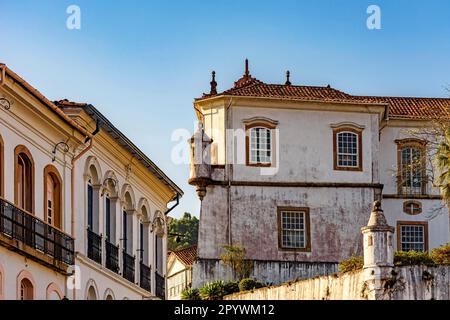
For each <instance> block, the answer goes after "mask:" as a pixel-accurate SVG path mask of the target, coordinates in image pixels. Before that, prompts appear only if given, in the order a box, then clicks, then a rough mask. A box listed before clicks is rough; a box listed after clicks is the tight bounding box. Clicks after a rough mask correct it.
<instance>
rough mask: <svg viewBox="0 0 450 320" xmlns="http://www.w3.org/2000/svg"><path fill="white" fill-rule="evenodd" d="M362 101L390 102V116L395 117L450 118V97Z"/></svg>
mask: <svg viewBox="0 0 450 320" xmlns="http://www.w3.org/2000/svg"><path fill="white" fill-rule="evenodd" d="M354 98H355V99H360V100H361V101H372V102H373V101H378V102H384V103H388V104H389V117H390V118H393V119H411V120H414V119H437V118H450V98H415V97H363V96H354Z"/></svg>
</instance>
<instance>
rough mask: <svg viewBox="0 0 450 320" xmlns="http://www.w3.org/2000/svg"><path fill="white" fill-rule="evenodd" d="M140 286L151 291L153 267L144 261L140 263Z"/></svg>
mask: <svg viewBox="0 0 450 320" xmlns="http://www.w3.org/2000/svg"><path fill="white" fill-rule="evenodd" d="M139 274H140V276H139V278H140V279H139V280H140V281H139V286H140V287H141V288H142V289H145V290H147V291H149V292H150V291H151V277H152V273H151V269H150V267H149V266H147V265H145V264H144V263H143V262H142V261H141V262H140V263H139Z"/></svg>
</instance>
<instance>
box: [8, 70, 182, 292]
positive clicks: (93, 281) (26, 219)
mask: <svg viewBox="0 0 450 320" xmlns="http://www.w3.org/2000/svg"><path fill="white" fill-rule="evenodd" d="M2 68H3V69H4V68H5V67H4V66H2ZM4 70H6V78H5V80H6V81H5V82H4V83H3V85H2V86H0V99H2V98H3V99H6V100H3V101H2V105H1V108H0V147H1V148H0V155H1V158H0V164H1V166H0V168H1V171H0V178H1V179H0V182H1V188H0V190H1V194H0V199H1V204H2V215H1V222H2V223H1V230H0V299H20V298H23V299H62V298H63V297H66V298H68V299H69V300H72V299H81V300H83V299H97V300H103V299H133V300H135V299H156V298H164V287H165V276H166V255H167V254H166V252H167V248H166V237H167V217H166V212H168V208H167V204H168V203H169V202H171V201H172V200H175V199H177V198H178V197H179V196H181V194H182V191H181V190H180V189H179V188H178V187H177V186H176V185H175V184H174V183H173V182H172V181H170V179H169V178H168V177H166V176H165V175H164V173H163V172H162V171H161V170H160V169H158V168H157V167H156V166H155V165H154V164H153V163H152V162H151V160H149V159H148V158H146V156H145V155H144V154H142V153H141V151H139V150H138V149H137V147H135V146H134V145H132V143H131V142H129V141H128V140H126V138H125V137H124V136H123V135H122V134H121V133H120V132H119V131H118V130H117V129H115V128H114V127H113V126H112V125H111V124H110V123H109V122H108V121H107V119H106V118H102V125H101V126H100V125H98V126H96V120H97V118H96V117H103V116H102V115H101V114H100V113H99V112H98V111H97V110H96V109H95V108H94V107H92V106H90V108H92V110H93V109H95V110H96V112H97V115H96V116H94V115H93V114H88V113H87V111H85V110H84V106H85V105H83V104H71V105H70V106H68V105H64V106H63V105H58V106H57V103H52V102H50V101H48V100H47V99H46V98H45V97H43V96H42V95H41V94H39V93H38V92H37V91H35V89H34V88H32V87H31V86H30V85H29V84H28V83H26V82H25V80H23V79H21V78H20V77H19V76H17V75H16V74H14V73H12V71H11V70H9V69H4ZM4 101H6V102H4ZM6 104H7V105H6ZM69 109H70V110H69ZM63 110H64V112H63ZM96 129H97V130H96ZM112 129H114V130H112ZM111 135H116V136H117V135H119V136H120V139H117V138H116V139H115V138H113V137H112V136H111ZM124 141H126V142H127V143H124ZM55 146H57V147H55ZM19 152H20V153H19ZM18 154H19V155H18ZM22 154H23V155H25V156H26V159H27V160H24V161H26V165H24V166H26V167H24V168H25V169H22V164H21V163H19V164H18V161H19V160H18V159H19V158H20V157H22ZM136 154H138V156H136ZM138 157H139V158H138ZM20 159H22V158H20ZM20 161H22V160H20ZM19 170H20V171H19ZM47 172H51V174H52V176H53V175H54V176H55V177H56V176H57V177H58V181H57V182H58V185H57V186H55V187H54V188H55V189H51V191H49V190H50V189H49V188H48V187H46V186H47V184H49V183H50V184H51V183H52V181H51V180H48V179H49V178H48V177H49V176H50V174H49V173H47ZM22 181H24V183H22ZM49 181H50V182H49ZM24 185H25V186H24ZM52 186H53V184H52ZM88 186H89V188H91V190H92V194H91V196H89V199H88V193H89V192H91V191H88ZM18 190H19V191H18ZM22 190H23V191H22ZM54 194H57V196H56V195H54ZM22 197H23V199H26V200H23V202H24V204H23V205H22V204H21V202H20V201H22V200H20V199H22ZM49 197H52V198H51V199H52V201H51V202H50V200H49V199H50V198H49ZM106 198H108V200H106ZM53 199H55V201H53ZM107 201H108V205H107V204H106V202H107ZM107 206H108V208H109V215H108V218H107V217H106V216H107V214H106V212H107V209H106V207H107ZM50 209H51V210H50ZM3 210H4V211H3ZM88 216H89V217H90V218H88ZM22 217H23V218H22ZM88 220H92V222H91V224H92V225H90V224H89V221H88ZM125 220H126V222H124V221H125ZM124 223H126V226H127V227H126V228H125V227H124ZM35 225H36V226H35ZM107 225H108V227H107ZM38 227H39V228H40V229H38ZM35 228H36V230H41V228H42V230H47V231H45V233H41V234H39V233H37V232H41V231H34V230H35ZM88 228H89V229H90V230H91V234H93V235H94V238H95V239H96V240H95V241H96V242H92V241H91V242H89V241H88ZM32 230H33V231H32ZM125 230H126V231H125ZM19 231H20V232H19ZM42 232H44V231H42ZM54 234H57V235H55V236H54ZM59 235H62V236H63V237H64V240H60V238H59V237H60V236H59ZM107 235H108V236H109V237H107ZM50 237H55V238H50ZM56 237H57V238H56ZM44 239H50V240H51V241H55V242H54V243H53V242H49V241H50V240H48V241H47V240H44ZM53 239H55V240H53ZM58 239H59V240H58ZM124 239H126V240H125V241H124ZM107 243H110V244H111V246H109V247H108V249H107V248H106V246H107ZM124 243H126V244H127V247H126V248H125V244H124ZM97 245H98V246H97ZM59 246H61V247H62V248H63V249H61V250H62V251H56V250H59V249H58V248H59ZM109 248H112V249H109ZM114 248H115V249H116V250H117V254H111V253H110V252H111V250H113V249H114ZM124 251H126V252H127V254H128V256H129V258H128V260H127V261H128V263H127V270H128V271H127V272H128V273H127V276H125V274H124V268H125V264H124V253H123V252H124ZM61 252H62V253H61ZM60 254H62V256H59V255H60ZM111 257H113V258H114V259H112V258H111ZM115 259H117V261H116V260H115ZM111 261H115V262H114V263H112V266H111ZM142 270H144V271H142ZM23 279H25V280H23ZM22 280H23V281H22ZM24 292H25V293H24ZM157 296H158V297H157Z"/></svg>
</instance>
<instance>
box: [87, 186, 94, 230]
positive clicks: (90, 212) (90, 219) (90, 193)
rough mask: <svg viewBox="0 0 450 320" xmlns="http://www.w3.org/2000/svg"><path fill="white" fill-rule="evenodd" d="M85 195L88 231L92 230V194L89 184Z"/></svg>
mask: <svg viewBox="0 0 450 320" xmlns="http://www.w3.org/2000/svg"><path fill="white" fill-rule="evenodd" d="M87 194H88V226H89V229H91V230H93V229H94V226H93V225H92V224H93V222H94V219H93V218H94V217H93V214H94V197H93V196H94V194H93V189H92V186H91V185H90V184H88V186H87Z"/></svg>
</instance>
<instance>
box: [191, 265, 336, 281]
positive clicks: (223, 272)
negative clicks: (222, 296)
mask: <svg viewBox="0 0 450 320" xmlns="http://www.w3.org/2000/svg"><path fill="white" fill-rule="evenodd" d="M253 263H254V264H253V273H252V274H251V275H250V276H251V277H252V278H256V279H259V280H261V281H263V282H265V283H271V284H275V285H278V284H281V283H283V282H286V281H289V280H293V279H295V280H298V279H306V278H311V277H317V276H323V275H327V274H331V273H334V272H336V271H337V269H338V265H337V263H308V262H288V261H286V262H280V261H254V262H253ZM214 280H224V281H228V280H233V274H232V271H231V269H230V268H229V267H227V266H225V265H224V264H223V263H221V262H220V261H219V260H217V259H199V260H197V261H196V262H195V264H194V266H193V286H194V288H199V287H201V286H202V285H203V284H205V283H206V282H209V281H214Z"/></svg>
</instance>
